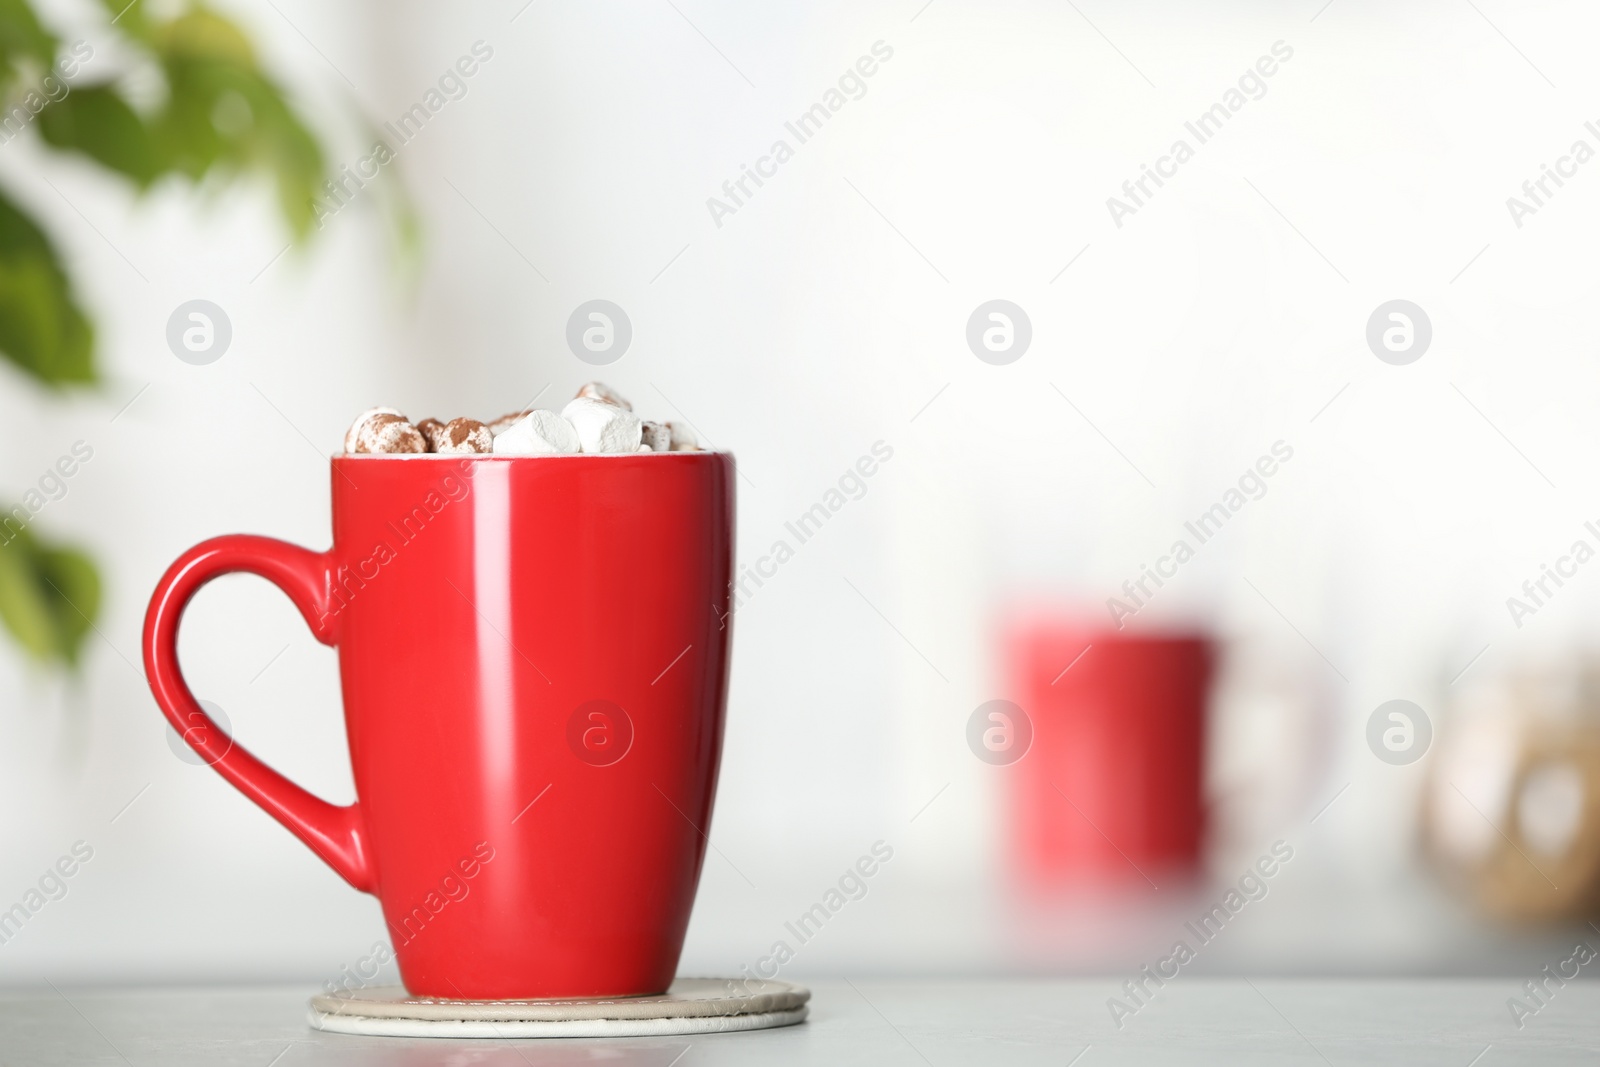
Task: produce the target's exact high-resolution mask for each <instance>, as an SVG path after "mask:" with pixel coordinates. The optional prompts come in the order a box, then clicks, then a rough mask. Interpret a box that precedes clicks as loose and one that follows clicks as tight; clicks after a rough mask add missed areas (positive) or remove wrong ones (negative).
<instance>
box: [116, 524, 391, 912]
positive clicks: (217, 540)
mask: <svg viewBox="0 0 1600 1067" xmlns="http://www.w3.org/2000/svg"><path fill="white" fill-rule="evenodd" d="M334 567H335V564H334V562H333V554H332V552H312V551H310V550H309V549H304V548H301V547H299V546H298V545H291V544H289V543H288V542H287V541H279V540H276V539H275V538H271V537H255V536H251V535H248V534H233V535H230V536H227V537H214V538H212V539H211V540H209V541H202V542H201V543H200V544H198V545H195V546H194V547H193V548H191V549H190V550H189V551H187V552H185V553H184V554H183V555H182V556H179V557H178V559H177V561H176V562H174V563H173V564H172V566H171V567H168V568H167V573H166V574H164V575H162V576H161V581H160V583H159V584H157V586H156V591H155V593H154V594H153V595H152V596H151V598H150V608H149V610H148V611H147V612H146V613H145V620H144V664H145V670H146V672H147V673H148V675H149V682H150V691H151V692H152V693H153V694H155V698H156V703H157V704H159V705H160V706H161V711H162V713H163V714H164V715H166V717H167V721H168V722H170V723H171V724H172V726H173V728H174V729H175V730H177V731H178V733H179V735H180V736H182V737H183V739H184V741H185V742H187V743H188V745H189V747H190V748H192V749H194V750H195V751H196V752H198V753H199V754H200V756H201V758H203V759H204V760H205V761H206V762H207V763H209V764H211V766H212V767H213V768H215V770H216V772H217V773H218V774H220V775H222V777H224V778H226V779H227V780H228V781H229V782H230V783H232V784H233V786H234V787H235V788H236V789H238V790H239V792H241V793H243V794H244V795H245V796H247V797H249V798H250V799H251V800H253V801H255V802H256V803H257V804H258V805H260V807H261V809H262V810H263V811H265V812H266V813H267V814H268V815H271V816H272V817H273V818H274V819H277V820H278V821H279V822H280V823H282V824H283V825H284V826H286V827H288V828H289V831H290V832H291V833H293V834H294V835H295V836H296V837H298V838H299V839H300V840H301V841H304V842H305V843H306V844H307V845H309V846H310V847H311V850H312V851H313V852H315V853H316V854H317V855H319V856H321V857H322V858H323V860H325V861H326V862H327V864H328V866H330V867H332V868H333V869H334V870H335V871H337V872H338V873H339V874H340V875H341V876H342V877H343V878H344V880H345V881H347V882H349V883H350V884H351V885H353V886H355V887H356V888H357V889H359V890H361V891H362V892H365V893H371V892H374V891H375V888H376V882H377V878H376V873H375V871H374V870H373V863H372V856H371V852H370V850H369V848H368V836H367V827H366V821H365V819H364V818H363V817H362V814H361V806H360V803H359V801H358V802H357V803H355V804H351V805H350V806H349V807H343V808H341V807H337V806H335V805H333V804H329V803H328V802H327V801H325V800H323V799H321V798H320V797H317V796H314V795H313V794H311V793H309V792H307V791H306V790H304V789H302V788H301V787H300V786H298V785H295V784H294V783H293V782H291V781H289V779H287V778H285V777H284V776H283V775H281V774H279V773H278V772H277V771H275V770H273V769H272V768H271V767H268V766H267V765H266V764H265V763H262V762H261V761H260V760H258V759H256V758H255V757H254V756H252V755H251V754H250V753H249V752H246V751H245V750H244V749H243V748H241V747H240V746H239V745H236V744H234V743H233V738H232V737H229V736H228V735H227V734H225V733H223V732H222V730H221V729H220V728H219V727H218V726H217V724H216V723H215V722H213V721H212V720H211V717H210V716H208V715H207V714H206V713H205V711H204V710H203V709H202V708H201V707H200V704H199V702H198V701H196V700H195V698H194V694H193V693H192V692H190V691H189V685H188V683H187V682H185V681H184V679H183V671H182V669H181V668H180V667H179V666H178V623H179V622H180V621H181V620H182V618H183V610H184V608H185V607H187V606H188V604H189V601H190V599H191V598H192V597H193V596H194V595H195V593H197V592H199V590H200V587H201V586H203V585H205V584H206V583H207V582H209V581H211V580H212V579H213V578H218V577H220V576H222V575H224V574H230V573H234V572H237V571H243V572H246V573H248V574H255V575H259V576H260V577H262V578H265V579H266V580H267V581H269V582H271V583H272V584H274V585H276V586H277V587H278V588H279V589H281V590H283V592H284V593H285V594H287V595H288V597H289V599H290V600H292V601H294V606H295V607H297V608H299V609H300V614H301V615H302V616H303V617H304V618H305V620H306V624H307V625H309V626H310V627H311V633H312V634H313V635H314V636H315V637H316V639H317V640H318V641H321V642H322V643H323V644H325V645H332V644H334V643H335V641H336V639H337V635H336V634H335V632H334V625H333V617H332V616H331V615H329V614H328V613H327V608H328V589H329V587H330V583H331V581H332V577H333V570H334ZM196 726H199V727H200V728H199V729H196Z"/></svg>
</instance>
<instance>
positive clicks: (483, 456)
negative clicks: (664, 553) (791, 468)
mask: <svg viewBox="0 0 1600 1067" xmlns="http://www.w3.org/2000/svg"><path fill="white" fill-rule="evenodd" d="M647 456H660V457H663V458H667V457H680V458H683V459H687V460H693V459H697V458H699V457H712V456H726V457H728V458H730V459H731V458H733V452H732V451H730V450H728V449H714V448H697V449H695V450H694V451H693V452H555V453H548V454H539V455H526V454H521V455H518V454H511V453H507V454H504V455H497V454H495V453H493V452H335V453H332V454H330V455H329V456H328V458H329V459H330V460H331V461H333V462H335V463H338V462H339V461H341V460H361V461H366V460H404V461H406V462H409V463H415V462H417V461H418V460H451V461H461V460H465V461H468V462H472V463H480V462H497V463H508V462H514V461H533V462H548V461H550V460H574V459H593V460H614V459H634V458H644V457H647ZM651 462H655V460H653V459H652V460H651Z"/></svg>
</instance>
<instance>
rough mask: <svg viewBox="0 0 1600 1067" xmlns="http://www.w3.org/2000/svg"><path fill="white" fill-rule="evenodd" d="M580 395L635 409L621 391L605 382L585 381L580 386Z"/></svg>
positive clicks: (630, 409)
mask: <svg viewBox="0 0 1600 1067" xmlns="http://www.w3.org/2000/svg"><path fill="white" fill-rule="evenodd" d="M578 395H579V396H581V397H587V398H588V399H590V400H599V401H601V402H603V403H606V404H615V405H617V407H619V408H627V409H628V410H629V411H632V410H633V405H632V404H630V403H628V401H627V400H626V399H625V398H624V397H623V395H622V394H621V393H619V392H617V391H616V390H615V389H613V388H611V386H609V385H607V384H606V383H605V382H585V383H584V384H583V385H581V386H580V387H579V388H578Z"/></svg>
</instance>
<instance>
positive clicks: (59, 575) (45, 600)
mask: <svg viewBox="0 0 1600 1067" xmlns="http://www.w3.org/2000/svg"><path fill="white" fill-rule="evenodd" d="M14 516H15V513H13V516H12V517H5V521H4V523H3V524H0V623H4V625H5V628H6V629H7V630H9V631H10V632H11V635H12V636H13V637H15V638H16V640H17V643H18V644H20V645H21V646H22V647H23V648H24V649H25V650H26V651H27V652H28V653H29V654H30V655H32V656H33V657H34V658H35V659H36V660H39V661H40V662H43V663H56V664H60V665H64V666H67V667H76V666H77V665H78V660H79V657H80V656H81V654H82V652H83V644H84V640H85V638H87V636H88V635H89V632H90V631H91V630H92V629H93V626H94V620H95V618H96V617H97V616H98V615H99V612H100V576H99V574H98V573H97V572H96V571H95V567H94V563H93V562H92V561H91V560H90V559H89V557H88V556H87V555H85V554H84V553H83V552H81V551H79V550H78V549H76V548H72V547H70V546H64V545H51V544H46V543H44V542H42V541H40V539H39V538H38V537H36V536H35V535H34V533H33V531H32V530H30V529H28V528H27V527H26V526H25V525H23V524H22V522H21V521H20V519H18V518H16V517H14Z"/></svg>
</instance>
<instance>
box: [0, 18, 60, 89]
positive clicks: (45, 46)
mask: <svg viewBox="0 0 1600 1067" xmlns="http://www.w3.org/2000/svg"><path fill="white" fill-rule="evenodd" d="M55 55H56V39H55V38H54V37H52V36H51V35H50V34H49V33H47V32H45V29H44V27H43V26H41V25H40V24H39V19H38V17H37V16H35V15H34V13H33V7H32V5H30V4H29V3H28V2H27V0H0V82H3V83H4V85H5V86H6V87H9V85H10V83H11V82H12V81H15V80H16V78H17V77H18V76H19V75H21V73H22V70H23V68H24V66H26V65H27V64H28V63H29V62H30V61H31V62H32V64H33V65H34V66H38V67H41V68H42V67H48V66H49V65H50V63H51V62H52V61H53V60H54V59H55Z"/></svg>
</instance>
